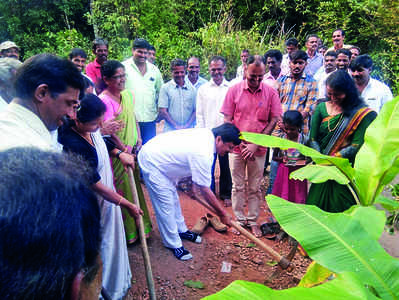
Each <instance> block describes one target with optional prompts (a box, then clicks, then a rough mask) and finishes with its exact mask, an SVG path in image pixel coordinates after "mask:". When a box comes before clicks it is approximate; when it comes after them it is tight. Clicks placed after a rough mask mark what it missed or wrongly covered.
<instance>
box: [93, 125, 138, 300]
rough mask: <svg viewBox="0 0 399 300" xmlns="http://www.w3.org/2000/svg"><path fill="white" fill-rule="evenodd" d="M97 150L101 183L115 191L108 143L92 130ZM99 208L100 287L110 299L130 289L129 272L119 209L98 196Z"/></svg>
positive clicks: (117, 297) (118, 297) (120, 295)
mask: <svg viewBox="0 0 399 300" xmlns="http://www.w3.org/2000/svg"><path fill="white" fill-rule="evenodd" d="M91 136H92V138H93V142H94V145H95V147H96V151H97V158H98V167H97V172H98V173H99V174H100V176H101V183H102V184H104V185H105V186H107V187H108V188H110V189H112V190H113V191H115V187H114V182H113V175H112V168H111V163H110V160H109V155H108V151H107V146H106V145H105V143H104V140H103V138H102V136H101V133H100V131H97V132H95V133H92V135H91ZM98 199H99V203H100V209H101V230H102V237H103V238H102V242H101V258H102V261H103V287H105V288H106V290H107V291H108V293H109V294H110V295H111V297H112V299H114V300H116V299H122V298H123V296H124V295H125V294H126V293H127V291H128V289H129V288H130V281H131V277H132V274H131V271H130V265H129V256H128V253H127V245H126V238H125V230H124V228H123V220H122V213H121V208H120V207H119V206H117V205H115V204H113V203H111V202H109V201H105V200H104V199H103V198H102V197H100V196H98Z"/></svg>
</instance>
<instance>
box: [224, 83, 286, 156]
mask: <svg viewBox="0 0 399 300" xmlns="http://www.w3.org/2000/svg"><path fill="white" fill-rule="evenodd" d="M220 112H221V113H222V114H224V115H229V116H233V124H234V125H235V126H237V128H238V129H240V131H248V132H255V133H262V132H263V130H265V128H266V127H267V126H268V125H269V122H270V121H271V119H272V118H273V117H280V116H281V114H282V109H281V103H280V98H279V96H278V94H277V92H276V91H275V90H274V89H273V88H272V87H270V86H268V85H266V84H265V83H263V82H261V83H260V85H259V88H258V89H257V90H256V91H255V92H254V93H252V92H251V91H250V90H249V88H248V84H247V81H246V80H243V81H241V82H239V83H237V84H235V85H233V86H232V87H230V88H229V90H228V91H227V94H226V97H225V99H224V103H223V106H222V108H221V110H220ZM234 153H240V148H239V146H237V147H235V148H234ZM265 153H266V148H264V147H259V148H258V150H257V151H256V152H255V155H257V156H260V155H264V154H265Z"/></svg>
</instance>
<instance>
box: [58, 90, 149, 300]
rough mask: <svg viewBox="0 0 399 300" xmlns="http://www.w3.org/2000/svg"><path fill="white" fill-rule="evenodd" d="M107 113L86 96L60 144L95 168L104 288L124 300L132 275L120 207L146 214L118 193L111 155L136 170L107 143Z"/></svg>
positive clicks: (93, 180) (62, 130)
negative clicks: (103, 128)
mask: <svg viewBox="0 0 399 300" xmlns="http://www.w3.org/2000/svg"><path fill="white" fill-rule="evenodd" d="M105 109H106V108H105V105H104V104H103V102H102V101H101V100H100V99H99V98H98V97H97V96H95V95H91V94H88V95H86V96H85V97H84V98H83V99H82V100H81V107H80V109H79V110H78V112H77V116H76V119H75V120H74V122H71V124H65V125H64V126H63V127H62V128H60V130H59V141H60V143H61V144H63V146H64V151H67V152H73V153H76V154H78V155H80V156H83V158H85V159H86V160H87V161H88V163H89V165H90V166H91V167H92V172H91V174H89V180H90V183H91V184H92V188H93V190H94V191H95V192H96V193H97V194H98V200H99V203H100V208H101V221H102V241H101V258H102V261H103V287H104V288H105V289H106V290H107V292H108V293H109V294H110V295H111V297H112V299H122V298H123V297H124V295H125V294H126V292H127V291H128V289H129V288H130V281H131V271H130V265H129V257H128V253H127V247H126V238H125V231H124V228H123V220H122V213H121V208H120V206H122V207H125V208H126V209H127V210H128V211H129V214H130V215H131V216H133V217H135V218H136V217H138V215H139V214H140V213H141V214H142V211H141V210H139V209H138V208H137V207H136V206H135V205H134V204H132V203H131V202H129V201H128V200H127V199H125V198H124V197H122V196H120V195H119V194H118V193H116V191H115V187H114V184H113V175H112V168H111V164H110V158H109V154H108V153H110V154H111V156H115V157H118V158H119V159H120V160H121V162H122V163H123V164H124V165H125V166H131V167H132V166H134V160H133V157H132V156H131V155H130V154H127V153H123V152H120V151H118V149H115V148H114V147H113V146H112V145H106V143H105V142H104V139H103V137H102V136H101V133H100V131H99V128H100V126H101V123H102V121H103V118H104V112H105Z"/></svg>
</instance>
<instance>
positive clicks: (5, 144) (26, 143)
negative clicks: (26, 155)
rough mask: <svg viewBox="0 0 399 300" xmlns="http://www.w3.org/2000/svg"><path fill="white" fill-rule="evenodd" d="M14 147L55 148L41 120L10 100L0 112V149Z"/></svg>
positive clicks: (47, 149)
mask: <svg viewBox="0 0 399 300" xmlns="http://www.w3.org/2000/svg"><path fill="white" fill-rule="evenodd" d="M14 147H35V148H39V149H41V150H46V151H49V150H55V147H54V146H53V138H52V135H51V134H50V132H49V131H48V129H47V127H46V126H45V125H44V123H43V122H42V120H41V119H40V118H39V117H38V116H37V115H36V114H34V113H33V112H32V111H30V110H29V109H27V108H25V107H23V106H22V105H19V104H16V103H13V102H11V103H10V104H9V105H7V107H6V108H5V109H4V110H3V111H2V112H0V150H1V151H3V150H7V149H9V148H14Z"/></svg>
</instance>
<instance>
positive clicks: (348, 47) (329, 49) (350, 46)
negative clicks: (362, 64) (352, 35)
mask: <svg viewBox="0 0 399 300" xmlns="http://www.w3.org/2000/svg"><path fill="white" fill-rule="evenodd" d="M352 47H353V46H352V45H345V44H343V46H342V48H344V49H348V50H349V49H350V48H352ZM337 50H338V49H335V48H334V46H332V47H330V48H328V49H327V51H326V53H327V52H328V51H337Z"/></svg>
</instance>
